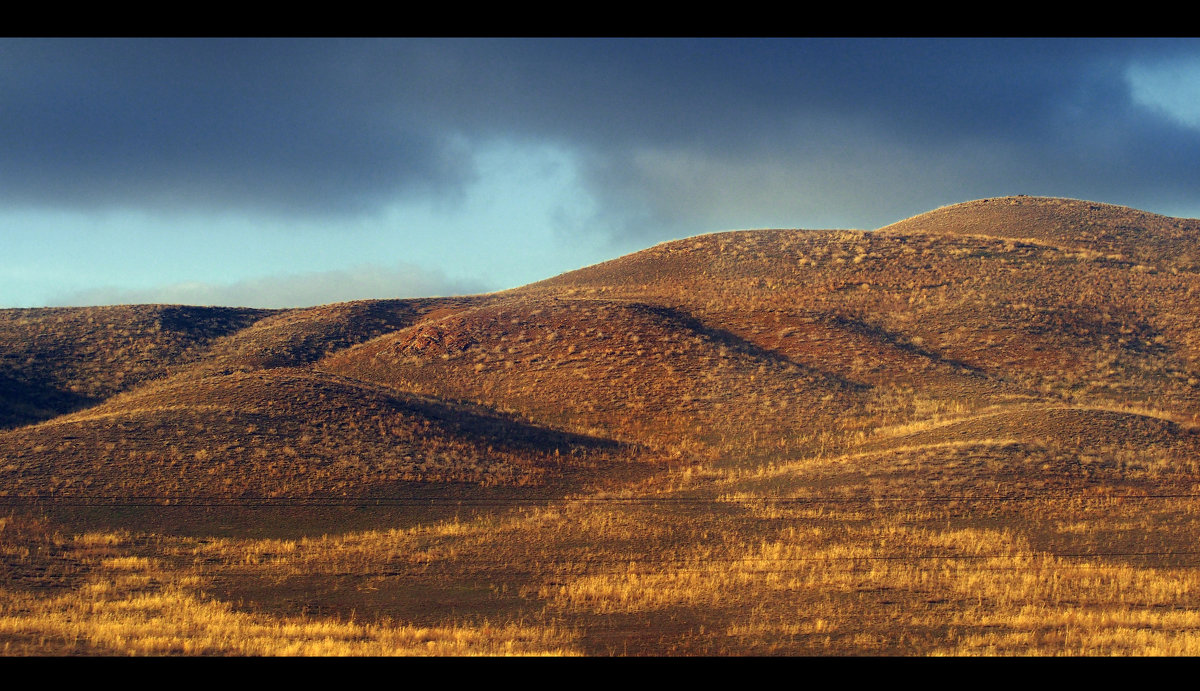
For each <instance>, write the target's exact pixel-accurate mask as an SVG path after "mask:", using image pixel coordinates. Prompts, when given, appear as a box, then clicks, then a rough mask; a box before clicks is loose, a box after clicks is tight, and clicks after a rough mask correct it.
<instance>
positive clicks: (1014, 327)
mask: <svg viewBox="0 0 1200 691" xmlns="http://www.w3.org/2000/svg"><path fill="white" fill-rule="evenodd" d="M1198 247H1200V221H1196V220H1193V219H1175V218H1168V217H1163V216H1156V215H1154V214H1148V213H1145V212H1141V211H1137V210H1134V209H1128V208H1125V207H1118V206H1112V205H1107V204H1099V203H1094V202H1086V201H1077V200H1064V199H1052V198H1038V197H1009V198H1000V199H988V200H978V201H973V202H967V203H964V204H958V205H954V206H949V207H944V208H942V209H936V210H934V211H931V212H929V213H926V214H921V215H919V216H915V217H913V218H910V219H906V220H903V221H900V222H898V223H895V224H892V225H889V226H886V227H884V228H881V229H879V230H876V231H861V230H763V231H741V232H730V233H717V234H711V235H703V236H698V237H694V238H688V239H684V240H677V241H673V242H667V243H663V244H660V245H657V246H655V247H652V248H650V249H647V250H644V251H642V252H637V253H634V254H631V255H628V256H625V257H620V258H618V259H614V260H612V261H609V262H605V263H602V264H598V265H595V266H591V267H586V268H583V269H580V270H578V271H573V272H569V273H566V274H562V275H560V276H556V277H553V278H549V279H547V280H545V281H541V282H539V283H535V284H531V285H528V286H524V287H521V288H517V289H514V290H509V291H504V292H501V293H495V294H489V295H478V296H469V297H459V298H438V299H432V298H431V299H423V300H369V301H359V302H354V303H344V304H338V305H326V306H322V307H315V308H309V309H297V310H239V309H227V308H184V307H167V306H128V307H114V308H71V309H65V308H64V309H45V310H4V311H0V427H3V428H4V429H0V500H3V501H5V502H8V504H9V507H10V508H9V509H8V511H9V514H8V515H7V516H6V517H2V518H0V556H2V559H0V561H2V563H3V568H4V569H5V570H4V572H3V573H5V574H6V575H7V583H6V584H0V643H2V644H3V645H5V646H7V647H5V648H4V649H5V650H6V651H7V652H8V653H9V654H44V653H83V654H96V653H113V652H117V653H128V652H133V653H141V654H164V653H165V654H198V653H205V654H247V653H248V654H304V653H318V652H325V653H329V652H336V653H347V654H355V653H371V654H386V653H396V654H417V653H421V652H434V653H438V652H443V653H445V652H453V653H481V654H503V653H517V654H533V653H551V654H578V653H582V654H647V653H650V654H862V653H871V654H905V655H917V654H922V655H923V654H951V655H957V654H1196V653H1198V652H1200V636H1197V634H1196V631H1197V630H1198V627H1200V570H1198V568H1197V562H1196V559H1195V549H1194V545H1195V544H1196V541H1197V540H1200V520H1198V518H1200V511H1198V509H1197V507H1198V506H1200V504H1197V502H1196V499H1197V497H1200V259H1198V256H1200V255H1197V251H1198V250H1197V248H1198ZM139 504H140V505H139ZM145 505H149V506H145ZM167 612H170V613H171V614H170V615H169V616H168V615H166V614H164V613H167Z"/></svg>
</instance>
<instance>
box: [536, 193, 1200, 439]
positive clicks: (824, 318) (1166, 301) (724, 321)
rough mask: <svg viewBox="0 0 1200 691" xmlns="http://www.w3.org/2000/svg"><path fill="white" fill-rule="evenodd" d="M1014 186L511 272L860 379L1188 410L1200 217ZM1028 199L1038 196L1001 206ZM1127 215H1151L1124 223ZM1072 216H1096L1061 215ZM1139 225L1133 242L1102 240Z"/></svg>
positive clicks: (1198, 399)
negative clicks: (844, 226) (549, 274)
mask: <svg viewBox="0 0 1200 691" xmlns="http://www.w3.org/2000/svg"><path fill="white" fill-rule="evenodd" d="M1001 201H1004V200H1001ZM1010 201H1012V202H1014V203H1013V204H1012V205H1011V206H1010V205H1009V202H1008V201H1004V204H1003V205H1000V204H998V203H996V202H970V203H967V204H963V205H958V206H955V207H948V208H947V209H942V210H938V211H935V212H931V213H930V214H926V215H923V216H918V217H916V218H914V219H910V220H909V221H905V222H903V223H900V224H896V225H894V226H889V227H888V228H885V229H883V230H880V231H875V232H860V231H785V230H777V231H744V232H732V233H718V234H713V235H705V236H700V237H696V238H689V239H687V240H679V241H674V242H670V243H664V244H662V245H659V246H657V247H654V248H651V249H649V250H646V251H645V252H641V253H637V254H635V255H630V256H628V257H622V258H620V259H617V260H613V261H611V262H606V263H604V264H600V265H597V266H594V267H588V268H586V269H581V270H579V271H575V272H571V273H567V274H563V275H562V276H558V277H556V278H553V279H550V280H548V281H544V282H542V283H538V284H534V285H533V286H529V287H528V288H526V289H522V290H527V291H530V292H533V291H538V292H541V293H550V292H553V293H561V294H565V295H571V296H578V297H596V298H605V299H614V300H618V299H627V300H628V299H632V300H639V301H645V302H653V303H656V304H667V305H672V306H678V307H681V308H683V309H686V310H688V311H689V312H690V313H691V314H693V315H694V316H696V317H697V318H699V319H701V320H704V321H705V322H706V323H715V324H720V325H721V328H724V329H726V330H728V331H730V332H732V333H735V334H737V335H738V336H739V337H741V338H743V339H745V340H747V341H749V342H753V343H755V344H756V345H759V346H761V347H764V348H769V349H772V350H777V351H779V352H781V353H784V354H786V355H788V357H791V358H793V359H797V360H799V361H802V362H804V363H806V364H810V365H814V366H820V367H821V368H823V369H825V370H828V371H831V372H836V373H838V374H840V375H842V376H846V377H850V378H854V379H856V380H858V381H862V382H864V383H870V384H873V385H889V384H906V385H908V384H911V385H913V386H915V387H917V388H920V389H923V390H926V391H929V392H931V393H936V395H939V396H961V397H974V398H978V397H981V396H984V397H992V396H997V395H1018V394H1023V395H1033V396H1043V395H1052V396H1057V397H1062V398H1071V399H1078V400H1087V401H1091V402H1093V403H1096V402H1110V403H1120V404H1139V405H1159V406H1164V405H1165V406H1168V407H1171V408H1173V409H1177V410H1179V411H1180V412H1181V413H1186V414H1189V415H1195V414H1197V413H1200V273H1197V271H1196V270H1195V269H1194V267H1191V265H1190V264H1188V262H1187V261H1184V260H1183V259H1180V258H1181V257H1186V256H1189V253H1193V252H1195V251H1196V247H1198V246H1200V241H1198V240H1197V235H1196V234H1195V232H1194V231H1195V228H1196V224H1197V222H1196V221H1192V220H1189V219H1170V218H1166V217H1161V216H1153V215H1151V214H1144V213H1142V212H1134V211H1133V210H1129V209H1124V208H1123V207H1113V206H1109V205H1096V204H1089V203H1086V202H1073V201H1070V200H1041V201H1040V202H1039V203H1036V204H1035V203H1034V202H1031V201H1027V200H1026V198H1014V199H1013V200H1010ZM1026 206H1029V207H1030V208H1032V209H1033V210H1035V211H1037V213H1036V214H1032V213H1027V214H1024V215H1022V214H1016V213H1015V212H1014V213H1009V211H1010V210H1011V209H1018V210H1019V209H1025V208H1026ZM993 208H995V209H1002V210H1004V212H1005V213H1004V214H999V213H997V214H992V213H991V210H992V209H993ZM1087 214H1090V216H1087ZM1081 219H1082V220H1081ZM1139 219H1143V220H1145V222H1146V223H1148V224H1149V225H1148V226H1147V227H1145V228H1140V229H1138V230H1137V231H1136V232H1134V231H1128V229H1127V227H1126V226H1127V225H1128V224H1132V223H1136V222H1139ZM959 220H962V223H961V224H960V223H959ZM1089 223H1090V224H1091V225H1088V224H1089ZM1020 224H1025V225H1020ZM1076 227H1085V228H1106V229H1108V230H1106V231H1105V233H1107V234H1102V233H1099V231H1094V232H1093V231H1078V232H1076V233H1075V234H1074V235H1070V237H1068V236H1067V234H1066V231H1062V230H1061V229H1062V228H1068V229H1071V228H1076ZM963 228H969V229H971V230H972V231H974V232H971V233H965V232H959V231H961V230H962V229H963ZM983 231H989V232H992V233H995V234H994V235H988V234H980V233H982V232H983ZM1072 232H1074V231H1072ZM1008 236H1011V237H1008ZM1016 238H1030V239H1025V240H1021V239H1016ZM1037 238H1041V239H1037ZM1046 238H1051V239H1054V240H1056V243H1058V244H1056V243H1049V242H1047V240H1046ZM1106 238H1107V239H1106ZM1143 240H1144V241H1145V242H1146V248H1143V249H1139V250H1138V251H1137V252H1133V250H1130V252H1132V254H1128V253H1127V254H1125V255H1121V256H1117V254H1116V253H1114V252H1112V251H1110V250H1113V246H1112V243H1113V242H1118V241H1119V242H1121V243H1125V244H1127V245H1129V246H1130V247H1141V245H1140V244H1139V243H1141V242H1142V241H1143ZM1105 243H1108V244H1105ZM1139 252H1140V254H1138V253H1139ZM1134 255H1136V256H1141V257H1143V258H1145V259H1146V260H1147V261H1149V259H1151V258H1153V259H1154V261H1155V262H1156V263H1154V264H1146V263H1140V262H1139V261H1137V260H1134V259H1131V258H1130V257H1131V256H1134ZM1159 260H1161V261H1159ZM818 363H819V365H818Z"/></svg>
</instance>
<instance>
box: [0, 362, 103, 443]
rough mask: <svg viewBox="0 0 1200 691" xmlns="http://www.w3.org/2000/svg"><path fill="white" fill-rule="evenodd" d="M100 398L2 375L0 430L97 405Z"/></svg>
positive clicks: (0, 387)
mask: <svg viewBox="0 0 1200 691" xmlns="http://www.w3.org/2000/svg"><path fill="white" fill-rule="evenodd" d="M99 402H100V399H97V398H91V397H89V396H83V395H81V394H77V393H74V392H71V391H63V390H61V389H56V388H54V387H53V386H49V385H46V384H37V383H30V382H23V381H19V380H17V379H13V378H12V377H6V376H4V375H0V430H5V429H14V428H16V427H23V426H25V425H32V424H35V423H38V422H45V421H46V420H49V419H51V418H55V417H58V416H59V415H66V414H67V413H73V412H75V411H77V410H82V409H84V408H88V407H90V406H93V405H96V404H97V403H99Z"/></svg>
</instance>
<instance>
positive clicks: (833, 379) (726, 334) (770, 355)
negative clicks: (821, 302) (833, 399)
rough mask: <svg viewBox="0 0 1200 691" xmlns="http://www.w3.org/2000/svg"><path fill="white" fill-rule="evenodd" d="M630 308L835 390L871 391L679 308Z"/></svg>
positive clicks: (865, 386)
mask: <svg viewBox="0 0 1200 691" xmlns="http://www.w3.org/2000/svg"><path fill="white" fill-rule="evenodd" d="M633 308H634V309H638V310H643V311H645V312H648V313H650V314H654V315H655V316H657V317H659V318H660V319H663V320H665V321H667V322H668V323H670V324H672V325H673V326H676V327H678V328H682V329H687V330H689V331H692V332H695V333H697V334H700V335H701V336H704V337H705V338H708V339H709V340H711V341H712V342H714V343H716V344H717V345H721V346H725V347H726V348H729V349H730V350H733V351H736V352H739V353H742V354H743V355H746V356H748V357H751V358H755V359H759V360H767V361H769V362H773V363H776V364H782V365H788V366H792V367H798V368H800V369H801V370H803V371H804V372H806V373H807V374H809V375H811V376H814V377H818V378H820V379H824V380H826V381H828V382H829V383H830V384H832V385H834V386H837V387H839V388H842V389H846V390H850V391H867V390H869V389H870V388H871V385H870V384H864V383H863V382H857V381H854V380H853V379H847V378H845V377H843V376H841V375H839V374H835V373H833V372H827V371H825V370H822V369H817V368H815V367H812V366H811V365H806V364H804V363H801V362H796V361H795V360H792V359H791V358H789V357H788V356H787V355H784V354H783V353H780V352H778V351H774V350H771V349H770V348H764V347H762V346H760V345H758V344H756V343H752V342H750V341H747V340H746V339H744V338H742V337H741V336H738V335H737V334H735V333H733V332H730V331H726V330H724V329H719V328H716V327H713V326H709V325H707V324H705V323H704V322H702V321H700V320H699V319H697V318H696V317H694V316H692V315H691V314H688V313H687V312H686V311H684V310H682V309H679V308H677V307H660V306H657V305H647V304H644V303H636V304H634V305H633Z"/></svg>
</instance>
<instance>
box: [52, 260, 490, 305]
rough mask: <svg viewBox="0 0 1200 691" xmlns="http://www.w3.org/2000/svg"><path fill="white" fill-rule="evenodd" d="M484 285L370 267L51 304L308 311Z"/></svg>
mask: <svg viewBox="0 0 1200 691" xmlns="http://www.w3.org/2000/svg"><path fill="white" fill-rule="evenodd" d="M486 290H487V288H485V287H484V286H483V285H482V284H481V283H479V282H477V281H470V280H465V281H464V280H454V279H449V278H447V277H446V276H445V275H444V274H443V273H442V272H440V271H430V270H426V269H422V268H420V267H417V266H411V265H401V266H397V267H391V268H389V267H383V266H373V265H366V266H360V267H355V268H353V269H345V270H339V271H320V272H311V273H304V274H295V275H289V276H268V277H265V278H256V279H251V280H245V281H238V282H235V283H229V284H214V283H204V282H184V283H175V284H171V285H164V286H160V287H155V288H145V289H135V290H130V289H122V288H112V287H107V288H97V289H92V290H85V291H77V292H73V293H70V294H65V295H62V296H60V297H59V298H57V299H55V300H53V301H51V302H50V303H49V304H51V305H62V306H66V305H126V304H183V305H222V306H237V307H301V306H303V307H307V306H312V305H324V304H329V303H333V302H346V301H349V300H362V299H368V298H404V297H435V296H442V295H470V294H475V293H482V292H485V291H486Z"/></svg>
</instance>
